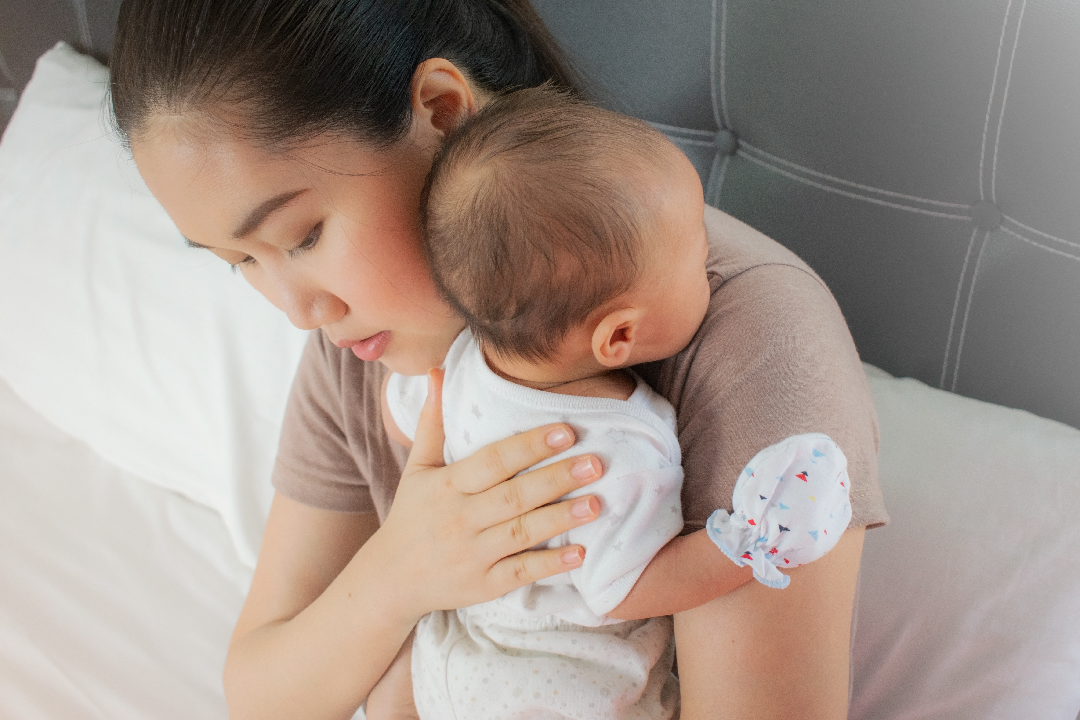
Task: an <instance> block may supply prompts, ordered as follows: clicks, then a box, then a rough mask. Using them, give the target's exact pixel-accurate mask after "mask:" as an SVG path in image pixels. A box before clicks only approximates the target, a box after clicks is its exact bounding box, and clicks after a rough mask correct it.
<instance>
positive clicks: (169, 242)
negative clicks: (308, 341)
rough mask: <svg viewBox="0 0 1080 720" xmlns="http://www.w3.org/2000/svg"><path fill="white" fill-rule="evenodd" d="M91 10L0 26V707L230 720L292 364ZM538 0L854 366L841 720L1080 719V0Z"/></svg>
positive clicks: (11, 714) (286, 333)
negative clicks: (839, 336) (870, 414)
mask: <svg viewBox="0 0 1080 720" xmlns="http://www.w3.org/2000/svg"><path fill="white" fill-rule="evenodd" d="M117 4H118V3H116V2H111V1H107V0H102V1H101V2H96V1H94V0H70V1H68V0H64V1H63V2H61V1H60V0H56V1H55V2H44V1H42V2H23V1H21V0H14V1H12V2H8V3H6V4H5V5H4V7H3V8H2V9H0V122H3V123H6V130H5V133H4V136H3V140H2V141H0V717H3V718H13V719H19V720H23V719H25V720H39V719H45V718H49V719H59V718H63V719H64V720H68V719H72V720H79V719H82V718H87V719H90V718H94V719H98V718H109V719H119V720H124V719H127V718H140V719H141V718H163V719H164V718H208V719H210V718H224V717H226V709H225V703H224V698H223V695H222V691H221V682H220V676H221V670H222V666H223V663H224V656H225V648H226V644H227V642H228V636H229V633H230V631H231V628H232V625H233V622H234V621H235V618H236V615H237V613H238V611H239V608H240V605H241V603H242V601H243V597H244V594H245V592H246V588H247V584H248V582H249V581H250V577H251V572H252V568H253V566H254V560H255V557H256V556H257V552H258V545H259V539H260V536H261V528H262V523H263V521H264V519H265V513H266V511H267V508H268V503H269V499H270V496H271V492H272V490H271V488H270V487H269V483H268V477H269V468H270V465H271V463H272V460H273V455H274V450H275V445H276V437H277V429H278V427H279V423H280V418H281V415H282V411H283V407H284V401H285V396H286V393H287V390H288V386H289V382H290V379H291V375H292V372H293V371H294V369H295V367H296V363H297V361H298V359H299V351H300V348H301V347H302V345H303V342H304V334H303V333H301V332H299V331H297V330H295V329H293V328H291V327H289V326H288V324H287V322H286V321H285V320H284V318H283V317H280V316H279V315H278V313H277V312H276V311H274V310H273V309H272V308H270V306H269V305H268V304H267V303H265V301H263V300H262V299H261V298H260V297H258V296H257V295H256V294H255V293H254V292H253V291H252V290H251V289H250V288H249V287H247V286H246V285H245V284H244V282H243V281H242V279H241V278H240V277H239V276H234V275H232V274H230V273H229V272H228V271H227V269H226V268H225V267H223V263H220V262H215V261H212V260H211V259H208V258H206V257H204V256H203V254H199V253H195V252H193V251H190V250H188V249H187V248H185V247H183V243H182V240H181V238H180V237H179V234H178V233H177V231H176V230H175V228H174V227H172V225H171V223H170V222H169V220H168V218H167V217H166V216H165V215H164V213H163V212H162V211H161V209H160V207H159V206H157V204H156V203H155V202H154V200H153V198H152V197H151V196H150V195H149V193H148V192H147V190H146V188H145V186H144V185H143V184H142V182H141V180H140V178H139V177H138V174H137V172H135V169H134V167H133V166H132V164H131V161H130V159H129V158H128V157H127V155H126V153H125V152H124V151H123V149H122V148H121V147H120V146H119V144H118V142H117V141H116V138H115V137H113V136H112V135H111V134H110V132H109V126H108V122H107V116H106V114H105V112H104V109H105V105H104V87H105V85H104V83H105V81H106V78H107V75H106V70H105V68H104V67H103V66H102V65H101V64H100V63H99V62H98V61H97V60H95V59H94V56H95V55H96V56H97V57H98V58H103V57H104V56H105V54H107V52H108V46H109V42H110V39H111V23H112V22H113V18H115V13H116V7H117ZM536 5H537V7H538V8H539V9H540V11H541V12H542V13H543V14H544V16H545V18H546V19H547V20H548V22H549V24H550V26H551V27H552V29H553V31H554V32H555V33H556V35H558V36H559V37H560V39H562V40H563V41H564V43H565V44H566V45H567V47H568V48H569V49H570V50H571V51H572V52H573V53H574V55H575V58H576V59H577V61H578V62H579V64H580V65H581V67H582V68H583V69H584V70H585V72H586V74H587V75H588V76H589V77H590V78H592V79H593V82H594V83H595V85H596V87H595V91H596V93H597V95H598V96H599V97H600V98H601V100H602V102H604V103H605V104H607V105H609V106H611V107H614V108H617V109H621V110H623V111H627V112H631V113H633V114H636V115H638V116H640V117H643V118H645V119H646V120H649V121H650V122H652V123H654V124H655V125H656V126H657V127H659V128H660V129H661V130H663V131H665V132H666V133H667V134H668V135H669V137H671V138H672V139H673V140H674V141H675V142H676V143H677V144H678V145H679V146H680V147H681V148H682V149H683V150H684V151H685V152H686V153H687V155H688V156H689V157H690V158H691V160H692V161H693V162H694V163H695V166H696V167H697V168H698V170H699V172H700V173H701V175H702V179H703V182H704V184H705V187H706V194H707V200H708V201H709V202H710V203H711V204H714V205H716V206H718V207H720V208H721V209H723V210H725V211H727V212H730V213H732V214H734V215H736V216H737V217H740V218H741V219H743V220H745V221H747V222H750V223H751V224H752V225H754V226H756V227H758V228H760V229H762V230H763V231H765V232H767V233H769V234H770V235H772V236H773V237H776V238H777V239H779V240H780V241H781V242H784V243H785V244H786V245H788V246H789V247H791V248H792V249H794V250H795V251H796V252H798V253H799V254H800V255H801V256H803V257H804V258H805V259H806V260H807V261H808V262H810V264H811V265H812V266H814V267H815V269H817V270H818V271H819V272H820V273H821V274H822V275H823V277H824V278H825V279H826V281H827V282H828V283H829V285H830V287H832V288H833V290H834V292H835V293H836V296H837V299H838V301H839V302H840V305H841V308H842V309H843V311H844V313H845V316H846V317H847V318H848V321H849V323H850V325H851V327H852V332H853V335H854V336H855V339H856V343H857V345H858V347H859V350H860V353H861V355H862V357H863V359H864V360H865V361H867V364H866V365H865V368H866V372H867V377H868V379H869V382H870V386H871V389H872V391H873V394H874V400H875V404H876V407H877V410H878V414H879V421H880V425H881V453H880V466H879V467H880V475H881V482H882V486H883V490H884V492H885V496H886V502H887V504H888V508H889V512H890V515H891V518H892V521H891V523H890V524H889V525H888V526H886V527H885V528H882V529H879V530H874V531H871V532H869V533H868V535H867V539H866V548H865V552H864V559H863V566H862V572H861V577H860V584H859V587H860V589H859V597H858V607H857V612H856V616H855V632H854V635H853V644H852V658H853V664H852V665H853V670H852V701H851V709H850V714H849V716H850V717H851V718H859V719H867V720H869V719H871V718H897V719H898V718H905V719H908V718H927V719H931V718H932V719H938V718H940V719H945V718H972V719H975V718H980V719H981V718H1001V719H1010V720H1011V719H1013V718H1016V719H1018V720H1019V719H1020V718H1024V719H1025V720H1026V719H1027V718H1040V719H1042V718H1045V719H1047V720H1058V719H1060V720H1073V719H1074V718H1078V717H1080V715H1078V711H1080V601H1078V600H1077V598H1078V597H1080V570H1078V569H1077V558H1080V523H1078V522H1076V518H1077V516H1078V514H1080V430H1078V429H1077V427H1080V362H1078V361H1077V357H1080V323H1078V321H1080V215H1078V210H1077V207H1078V206H1077V204H1076V202H1075V197H1076V195H1077V192H1078V191H1080V139H1078V138H1080V134H1078V133H1077V132H1076V131H1075V128H1076V127H1080V86H1078V85H1077V84H1076V82H1075V78H1076V77H1080V52H1078V51H1077V50H1076V47H1075V42H1074V38H1075V37H1076V36H1077V34H1078V32H1080V8H1076V7H1074V6H1072V5H1071V4H1068V3H1066V2H1063V1H1062V2H1051V1H1049V0H1048V1H1047V2H1041V3H1036V2H1027V0H1003V1H1002V2H980V3H975V2H968V1H967V0H962V1H961V0H957V1H956V2H950V3H948V4H945V3H937V4H935V3H885V2H877V1H876V0H875V1H874V2H861V3H854V2H828V3H819V4H808V3H801V2H798V1H797V0H773V1H771V2H760V0H758V1H756V2H750V1H749V0H740V1H734V0H705V1H699V0H672V1H671V2H668V3H666V4H665V6H664V10H663V11H660V10H658V9H657V8H656V5H655V4H654V3H649V2H645V1H644V0H622V1H621V2H618V3H615V2H593V1H590V2H584V1H582V0H576V1H575V0H567V1H558V2H556V1H553V0H539V1H538V2H537V3H536ZM58 41H66V42H63V43H59V44H58ZM76 48H78V49H76ZM39 57H40V59H39ZM9 117H10V122H8V118H9ZM1021 131H1022V132H1021Z"/></svg>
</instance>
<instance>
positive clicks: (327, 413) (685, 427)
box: [273, 207, 888, 533]
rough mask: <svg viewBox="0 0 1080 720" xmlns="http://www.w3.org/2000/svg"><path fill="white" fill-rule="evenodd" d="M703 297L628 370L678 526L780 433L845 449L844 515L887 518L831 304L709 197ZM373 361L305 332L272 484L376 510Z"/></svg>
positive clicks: (391, 466)
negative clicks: (679, 332)
mask: <svg viewBox="0 0 1080 720" xmlns="http://www.w3.org/2000/svg"><path fill="white" fill-rule="evenodd" d="M705 221H706V225H707V227H708V231H709V242H710V245H711V250H710V252H709V260H708V268H707V269H708V274H709V284H710V286H711V288H712V300H711V301H710V303H709V310H708V313H707V314H706V316H705V320H704V322H702V324H701V327H700V328H699V329H698V332H697V334H696V335H695V336H694V339H693V340H692V341H691V343H690V345H689V346H687V347H686V349H684V350H683V351H682V352H680V353H679V354H677V355H675V356H674V357H671V358H668V359H667V360H663V361H659V362H655V363H648V364H646V365H640V366H638V367H636V368H635V369H636V370H637V371H638V372H639V373H640V374H641V375H642V377H644V378H645V380H646V381H647V382H648V383H649V384H650V385H652V386H653V388H654V389H656V391H657V392H659V393H660V394H661V395H663V396H664V397H666V398H667V399H668V400H669V401H670V402H671V404H672V405H674V406H675V412H676V416H677V419H678V430H679V445H680V446H681V448H682V457H683V469H684V471H685V476H684V480H683V489H682V507H683V518H684V519H685V526H684V528H683V533H687V532H692V531H694V530H698V529H700V528H702V527H704V525H705V521H706V519H708V517H709V515H710V514H711V513H712V511H713V510H715V509H716V508H721V507H722V508H725V509H727V510H729V511H730V510H731V509H732V507H731V496H732V491H733V490H734V487H735V481H736V479H737V478H738V476H739V472H740V471H741V470H742V469H743V467H744V466H745V465H746V464H747V462H749V460H750V459H751V458H752V457H753V456H754V455H756V454H757V453H758V452H759V451H760V450H762V449H764V448H766V447H768V446H770V445H772V444H774V443H777V442H779V441H781V440H783V439H784V438H787V437H790V436H791V435H797V434H801V433H812V432H817V433H824V434H826V435H828V436H829V437H831V438H832V439H833V440H834V441H835V442H836V444H837V445H839V446H840V449H841V450H842V451H843V452H844V454H845V455H846V456H847V459H848V475H849V476H850V478H851V506H852V515H851V523H850V527H864V526H869V527H876V526H878V525H883V524H884V523H886V522H887V521H888V515H887V514H886V512H885V505H884V502H883V500H882V497H881V487H880V486H879V485H878V477H877V452H878V424H877V415H876V413H875V412H874V405H873V401H872V399H871V396H870V387H869V385H868V384H867V382H866V376H865V374H864V373H863V369H862V365H861V363H860V362H859V355H858V353H857V351H856V350H855V344H854V342H853V341H852V339H851V334H850V332H848V328H847V324H846V323H845V322H844V318H843V315H842V314H841V313H840V308H839V307H838V306H837V304H836V301H835V300H834V299H833V296H832V293H830V292H829V290H828V288H826V287H825V284H824V283H823V282H822V280H821V278H819V277H818V276H817V274H816V273H814V271H813V270H811V269H810V268H809V267H808V266H807V265H806V263H804V262H803V261H802V260H800V259H799V258H798V257H797V256H796V255H795V254H793V253H792V252H790V251H789V250H787V249H786V248H784V247H783V246H782V245H780V244H779V243H776V242H775V241H773V240H770V239H769V238H768V237H766V236H764V235H762V234H761V233H759V232H757V231H756V230H754V229H753V228H751V227H749V226H748V225H745V224H744V223H741V222H739V221H738V220H736V219H735V218H732V217H731V216H729V215H725V214H723V213H721V212H720V211H719V210H715V209H713V208H711V207H707V208H706V211H705ZM386 372H387V370H386V369H385V367H384V366H383V365H382V364H381V363H377V362H375V363H369V362H365V361H362V360H359V359H358V358H357V357H356V356H355V355H353V353H352V351H351V350H348V349H345V350H342V349H340V348H338V347H336V346H335V345H333V344H331V343H330V342H329V341H328V340H327V338H326V335H325V333H322V332H313V333H312V334H311V339H310V340H309V341H308V344H307V347H306V349H305V350H304V355H303V359H302V360H301V362H300V369H299V370H298V372H297V375H296V380H295V381H294V383H293V388H292V393H291V396H290V398H289V404H288V408H287V409H286V412H285V421H284V425H283V427H282V432H281V444H280V447H279V449H278V457H277V463H276V465H275V467H274V474H273V483H274V487H275V488H276V489H277V491H278V492H280V493H282V494H283V495H286V496H287V497H290V498H292V499H293V500H297V501H299V502H301V503H304V504H306V505H311V506H314V507H318V508H324V509H327V510H339V511H344V512H373V511H374V512H377V513H378V516H379V519H380V520H381V519H383V518H385V517H386V514H387V512H389V510H390V504H391V503H392V502H393V499H394V492H395V490H396V489H397V484H398V480H399V478H400V477H401V471H402V469H403V468H404V465H405V459H406V457H407V455H408V451H407V450H406V449H405V448H403V447H402V446H400V445H398V444H397V443H395V442H393V441H392V440H390V439H389V438H387V436H386V433H385V431H384V430H383V422H382V404H381V402H380V395H379V393H380V391H381V388H382V380H383V376H384V374H385V373H386Z"/></svg>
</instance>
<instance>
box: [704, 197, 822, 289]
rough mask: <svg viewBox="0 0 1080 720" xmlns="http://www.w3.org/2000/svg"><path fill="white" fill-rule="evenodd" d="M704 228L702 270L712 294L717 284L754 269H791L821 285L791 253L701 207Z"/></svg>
mask: <svg viewBox="0 0 1080 720" xmlns="http://www.w3.org/2000/svg"><path fill="white" fill-rule="evenodd" d="M705 228H706V230H707V232H708V236H709V258H708V260H707V261H706V266H705V269H706V271H707V272H708V273H709V280H710V282H711V283H712V287H713V290H714V291H715V290H716V289H717V287H719V285H720V284H722V283H724V282H726V281H728V280H731V279H732V278H735V277H737V276H739V275H741V274H742V273H744V272H746V271H747V270H751V269H753V268H758V267H766V268H769V267H773V268H782V267H789V268H795V269H798V270H801V271H803V272H805V273H808V274H809V275H810V276H811V277H814V278H816V279H817V280H818V282H821V278H818V276H817V274H816V273H815V272H814V271H813V270H811V269H810V266H809V265H807V264H806V263H805V262H803V260H802V259H801V258H800V257H799V256H798V255H796V254H795V253H793V252H792V251H791V250H788V249H787V248H786V247H784V246H783V245H781V244H780V243H778V242H776V241H775V240H773V239H772V238H771V237H769V236H768V235H765V234H764V233H762V232H760V231H758V230H755V229H754V228H752V227H750V226H749V225H747V224H746V223H744V222H742V221H741V220H738V219H737V218H734V217H732V216H731V215H728V214H727V213H725V212H722V211H720V210H717V209H716V208H714V207H712V206H710V205H706V206H705ZM822 286H823V287H824V283H822Z"/></svg>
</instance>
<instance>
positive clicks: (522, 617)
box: [387, 330, 682, 720]
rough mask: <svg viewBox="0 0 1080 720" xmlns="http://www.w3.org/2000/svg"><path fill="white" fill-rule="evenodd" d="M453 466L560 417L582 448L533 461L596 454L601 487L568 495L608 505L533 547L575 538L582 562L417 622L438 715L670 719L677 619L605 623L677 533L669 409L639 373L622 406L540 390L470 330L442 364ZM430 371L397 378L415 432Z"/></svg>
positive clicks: (421, 685) (423, 676)
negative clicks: (520, 379) (504, 371)
mask: <svg viewBox="0 0 1080 720" xmlns="http://www.w3.org/2000/svg"><path fill="white" fill-rule="evenodd" d="M443 367H444V370H445V378H444V381H443V421H444V424H445V429H446V443H445V445H444V451H443V454H444V456H445V460H446V462H447V463H451V462H455V461H457V460H460V459H462V458H464V457H467V456H468V455H471V454H472V453H473V452H475V451H477V450H479V449H480V448H482V447H484V446H486V445H489V444H491V443H492V442H495V441H497V440H501V439H503V438H506V437H509V436H511V435H514V434H516V433H518V432H522V431H525V430H529V429H532V428H535V427H538V426H540V425H545V424H548V423H553V422H563V423H566V424H568V425H570V426H571V427H572V428H574V431H575V433H576V435H577V438H578V441H577V443H576V444H575V445H574V446H573V447H572V448H570V450H569V451H567V452H565V453H562V454H560V455H556V456H555V457H553V458H550V459H549V460H547V461H545V462H543V463H540V464H539V465H537V466H536V467H540V466H542V465H547V464H549V463H552V462H557V461H559V460H562V459H564V458H565V457H571V456H576V455H581V454H585V453H591V454H594V455H596V456H597V457H599V458H600V460H601V461H602V462H603V464H604V475H603V477H602V478H601V479H599V480H597V481H596V482H594V483H592V484H591V485H588V486H586V487H584V488H582V489H580V490H577V491H575V492H572V493H570V494H569V495H567V497H574V496H578V495H584V494H592V495H596V496H597V497H598V498H599V499H600V504H601V512H600V517H599V518H598V519H597V520H596V521H594V522H591V523H588V524H586V525H583V526H582V527H579V528H576V529H574V530H571V531H569V532H567V533H564V534H562V535H560V536H559V537H557V538H554V539H553V540H551V541H548V542H547V543H542V544H541V545H538V546H537V547H549V546H550V547H557V546H562V545H568V544H580V545H582V546H583V547H585V548H586V554H585V561H584V562H583V563H582V566H581V567H580V568H578V569H576V570H573V571H571V572H569V573H563V574H561V575H556V576H554V577H552V578H547V579H545V580H541V581H538V582H536V583H533V584H531V585H527V586H525V587H522V588H519V589H517V590H514V591H512V592H510V593H507V594H506V595H504V596H502V597H500V598H497V599H495V600H492V601H490V602H487V603H483V604H480V605H474V606H472V607H468V608H463V609H460V610H456V611H445V612H436V613H432V614H430V615H428V616H426V617H425V618H424V619H423V620H421V622H420V623H419V624H418V625H417V630H416V640H415V642H414V644H413V692H414V695H415V697H416V702H417V709H418V710H419V712H420V717H421V718H424V720H429V719H430V720H435V719H436V718H438V719H441V718H461V719H464V718H468V719H469V720H472V719H473V718H487V717H491V718H496V717H498V718H507V717H515V716H518V717H529V718H586V717H588V718H649V719H650V720H652V719H654V718H664V719H666V718H670V717H672V716H673V713H674V710H675V707H676V706H677V696H678V689H677V688H678V685H677V680H675V678H674V677H673V676H672V675H671V673H670V668H671V663H672V657H673V645H672V642H671V621H670V619H669V618H652V619H649V620H639V621H631V622H623V621H619V620H614V619H611V618H608V617H606V616H605V613H607V612H609V611H611V610H612V609H613V608H615V607H616V606H617V605H618V604H619V603H620V602H622V600H623V599H624V598H625V597H626V595H627V594H628V593H629V592H630V589H631V588H632V587H633V585H634V583H635V582H636V581H637V579H638V577H639V576H640V575H641V572H642V571H643V570H644V569H645V566H646V565H647V564H648V563H649V561H650V560H651V559H652V558H653V556H654V555H655V554H656V552H657V551H658V550H659V549H660V548H661V547H663V546H664V545H665V544H666V543H667V542H668V541H669V540H671V539H672V538H673V537H675V536H676V535H677V534H678V533H679V531H680V530H681V529H682V508H681V503H680V499H679V494H680V491H681V486H682V467H681V454H680V451H679V443H678V438H677V437H676V434H675V431H676V428H675V413H674V410H673V409H672V407H671V405H670V404H669V403H668V402H667V401H666V400H664V399H663V398H662V397H660V396H659V395H657V394H656V393H655V392H654V391H653V390H652V389H650V388H649V387H648V386H647V385H646V384H645V383H644V382H643V381H642V380H641V379H640V378H637V377H636V376H635V379H636V380H637V387H636V389H635V390H634V392H633V394H632V395H631V396H630V398H629V399H628V400H625V401H623V400H614V399H608V398H592V397H579V396H573V395H560V394H557V393H551V392H544V391H540V390H535V389H532V388H528V387H524V386H521V385H517V384H514V383H511V382H509V381H507V380H505V379H503V378H501V377H499V376H498V375H496V374H495V373H494V372H492V371H491V369H490V368H489V367H488V366H487V363H486V362H485V361H484V358H483V354H482V353H481V352H480V350H479V348H478V346H477V344H476V342H475V341H474V340H473V337H472V334H471V333H470V332H469V331H468V330H466V331H464V332H462V333H461V335H460V336H458V338H457V340H456V341H455V342H454V344H453V346H452V347H451V348H450V351H449V352H448V353H447V356H446V361H445V363H444V365H443ZM426 394H427V378H426V377H425V376H414V377H407V376H401V375H397V374H395V375H392V376H391V378H390V381H389V385H388V387H387V404H388V406H389V408H390V414H391V415H392V417H393V419H394V421H395V422H396V423H397V425H398V427H399V428H400V429H401V430H402V432H403V433H404V434H405V435H407V436H409V437H414V436H415V432H416V424H417V422H418V420H419V416H420V410H421V408H422V407H423V403H424V399H425V397H426Z"/></svg>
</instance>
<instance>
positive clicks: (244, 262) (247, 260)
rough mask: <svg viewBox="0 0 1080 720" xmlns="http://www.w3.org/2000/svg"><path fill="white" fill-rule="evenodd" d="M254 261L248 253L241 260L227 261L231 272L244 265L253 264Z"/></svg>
mask: <svg viewBox="0 0 1080 720" xmlns="http://www.w3.org/2000/svg"><path fill="white" fill-rule="evenodd" d="M254 262H255V258H253V257H251V256H250V255H248V256H246V257H245V258H244V259H243V260H241V261H240V262H234V263H229V269H231V270H232V271H233V272H236V271H237V270H239V269H240V268H241V267H243V266H244V265H252V264H254Z"/></svg>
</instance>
